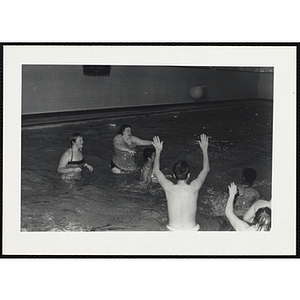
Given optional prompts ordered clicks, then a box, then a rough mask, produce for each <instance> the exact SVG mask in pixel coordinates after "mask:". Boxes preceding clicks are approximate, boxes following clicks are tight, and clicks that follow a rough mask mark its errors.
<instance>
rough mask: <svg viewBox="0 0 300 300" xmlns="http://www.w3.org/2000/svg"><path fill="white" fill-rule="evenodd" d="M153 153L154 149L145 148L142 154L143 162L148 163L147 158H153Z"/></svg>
mask: <svg viewBox="0 0 300 300" xmlns="http://www.w3.org/2000/svg"><path fill="white" fill-rule="evenodd" d="M153 153H155V148H145V149H144V152H143V156H144V161H148V158H153Z"/></svg>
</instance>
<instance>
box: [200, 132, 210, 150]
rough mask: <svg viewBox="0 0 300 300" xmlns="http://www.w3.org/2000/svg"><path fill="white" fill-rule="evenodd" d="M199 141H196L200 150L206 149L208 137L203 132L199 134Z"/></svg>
mask: <svg viewBox="0 0 300 300" xmlns="http://www.w3.org/2000/svg"><path fill="white" fill-rule="evenodd" d="M200 139H201V141H198V143H199V146H200V148H201V149H202V151H204V150H207V148H208V137H207V136H206V135H205V134H201V136H200Z"/></svg>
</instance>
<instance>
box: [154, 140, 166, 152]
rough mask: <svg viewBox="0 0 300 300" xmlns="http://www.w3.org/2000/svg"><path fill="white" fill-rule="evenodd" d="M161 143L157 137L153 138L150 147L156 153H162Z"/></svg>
mask: <svg viewBox="0 0 300 300" xmlns="http://www.w3.org/2000/svg"><path fill="white" fill-rule="evenodd" d="M163 143H164V142H161V141H160V139H159V137H158V136H155V137H154V138H153V142H152V145H153V146H154V148H155V150H156V152H160V151H162V149H163Z"/></svg>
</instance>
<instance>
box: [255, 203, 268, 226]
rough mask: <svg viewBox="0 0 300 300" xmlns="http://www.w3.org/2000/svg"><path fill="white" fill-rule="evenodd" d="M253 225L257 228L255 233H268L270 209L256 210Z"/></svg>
mask: <svg viewBox="0 0 300 300" xmlns="http://www.w3.org/2000/svg"><path fill="white" fill-rule="evenodd" d="M253 225H255V226H256V227H257V231H270V229H271V209H270V208H269V207H261V208H260V209H258V210H257V212H256V213H255V216H254V219H253Z"/></svg>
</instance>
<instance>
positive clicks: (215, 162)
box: [21, 102, 273, 231]
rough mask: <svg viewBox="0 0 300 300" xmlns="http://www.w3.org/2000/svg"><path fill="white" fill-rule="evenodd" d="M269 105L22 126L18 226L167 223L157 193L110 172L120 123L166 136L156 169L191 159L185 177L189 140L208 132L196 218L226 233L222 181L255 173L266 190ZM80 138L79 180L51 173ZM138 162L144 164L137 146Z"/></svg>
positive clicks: (142, 133) (160, 226)
mask: <svg viewBox="0 0 300 300" xmlns="http://www.w3.org/2000/svg"><path fill="white" fill-rule="evenodd" d="M272 120H273V105H272V102H261V103H259V102H253V103H247V104H243V103H242V102H241V103H240V105H238V104H237V105H235V106H225V107H214V106H213V105H212V106H211V107H205V108H204V109H201V108H199V109H194V110H192V111H191V110H184V109H182V108H180V109H179V110H176V109H173V110H172V111H169V112H166V111H164V112H163V113H157V112H156V113H153V114H146V113H145V114H142V115H131V116H126V117H116V118H113V117H110V118H99V119H97V120H89V121H80V122H69V123H66V124H56V125H52V126H40V127H30V128H26V127H24V128H23V129H22V144H21V146H22V152H21V230H22V231H109V230H113V231H162V230H165V226H166V224H167V221H168V219H167V207H166V200H165V195H164V193H163V190H162V189H161V188H160V186H159V185H158V184H155V183H152V185H151V187H145V186H144V185H142V184H140V182H139V174H130V175H116V174H112V173H111V171H110V159H111V156H112V153H113V148H112V140H113V137H114V136H115V135H116V133H117V131H118V127H119V126H120V125H122V124H124V123H126V124H129V125H131V126H132V133H133V135H135V136H138V137H140V138H143V139H152V137H153V136H154V135H158V136H159V137H160V138H161V140H163V141H164V150H163V152H162V155H161V169H162V171H163V173H164V174H165V175H171V174H172V167H173V164H174V162H175V161H176V160H179V159H183V160H187V161H188V162H190V164H191V179H194V178H195V177H196V176H197V175H198V173H199V171H200V170H201V169H202V155H201V151H200V149H199V146H198V145H197V144H196V143H195V141H196V140H198V139H199V135H200V134H201V133H205V134H206V135H208V136H209V137H210V140H209V148H208V153H209V159H210V167H211V171H210V173H209V175H208V177H207V178H206V181H205V183H204V185H203V186H202V188H201V190H200V193H199V199H198V212H197V222H198V223H199V224H200V226H201V229H200V230H205V231H221V230H232V228H231V226H230V225H229V224H228V222H227V220H226V218H225V217H224V208H225V204H226V192H227V186H228V184H229V183H230V182H233V181H234V182H236V183H241V178H242V171H243V169H244V168H246V167H252V168H254V169H256V171H257V174H258V175H257V179H256V181H255V183H254V187H255V188H256V189H258V190H259V191H260V192H261V194H262V195H263V196H264V197H265V198H266V199H268V200H269V199H271V190H272V128H273V124H272V122H273V121H272ZM73 132H80V133H81V134H82V135H83V138H84V149H83V153H84V157H85V160H86V161H87V162H88V163H89V164H90V165H92V166H93V167H94V171H93V172H92V173H90V172H89V171H88V170H86V169H84V171H83V174H82V179H81V180H79V181H74V182H65V181H63V180H61V179H60V176H59V174H58V173H57V171H56V169H57V165H58V161H59V159H60V156H61V155H62V153H63V152H64V151H65V150H66V149H67V148H68V147H69V136H70V134H71V133H73ZM138 150H139V151H138V153H137V155H136V161H137V163H138V164H139V165H140V166H142V165H143V163H144V162H143V157H142V150H143V148H142V147H141V148H139V149H138Z"/></svg>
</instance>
